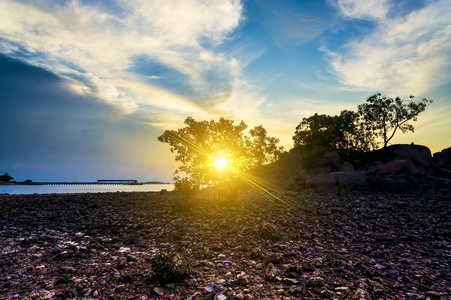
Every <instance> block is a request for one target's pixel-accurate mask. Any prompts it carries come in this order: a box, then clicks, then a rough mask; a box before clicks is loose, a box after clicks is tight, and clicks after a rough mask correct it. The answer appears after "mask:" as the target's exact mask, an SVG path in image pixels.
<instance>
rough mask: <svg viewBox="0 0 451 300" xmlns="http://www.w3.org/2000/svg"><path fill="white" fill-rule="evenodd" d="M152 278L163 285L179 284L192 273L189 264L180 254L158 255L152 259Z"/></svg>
mask: <svg viewBox="0 0 451 300" xmlns="http://www.w3.org/2000/svg"><path fill="white" fill-rule="evenodd" d="M152 270H153V278H154V279H156V280H159V281H161V282H163V283H171V282H179V281H182V280H183V279H185V278H187V277H189V276H190V275H191V272H192V265H191V262H190V261H189V260H188V258H186V257H185V256H184V255H182V254H176V253H172V252H171V253H160V254H158V255H157V256H155V257H154V258H153V259H152Z"/></svg>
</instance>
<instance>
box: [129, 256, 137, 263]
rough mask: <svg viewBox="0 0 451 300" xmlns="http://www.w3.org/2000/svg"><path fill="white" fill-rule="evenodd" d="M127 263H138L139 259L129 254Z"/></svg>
mask: <svg viewBox="0 0 451 300" xmlns="http://www.w3.org/2000/svg"><path fill="white" fill-rule="evenodd" d="M127 261H128V262H132V261H137V258H136V256H134V255H131V254H128V255H127Z"/></svg>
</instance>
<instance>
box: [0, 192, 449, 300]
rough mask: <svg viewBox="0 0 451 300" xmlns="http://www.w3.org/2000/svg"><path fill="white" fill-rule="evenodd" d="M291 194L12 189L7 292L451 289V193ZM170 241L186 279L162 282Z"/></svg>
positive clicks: (415, 293) (434, 294)
mask: <svg viewBox="0 0 451 300" xmlns="http://www.w3.org/2000/svg"><path fill="white" fill-rule="evenodd" d="M284 200H285V201H286V203H282V202H280V201H279V200H277V199H267V198H265V197H262V196H257V195H254V194H252V193H250V192H248V193H245V194H244V195H242V196H241V197H240V199H239V202H238V203H236V204H234V205H230V204H224V203H222V204H221V203H219V204H218V202H217V201H214V199H212V198H209V197H204V198H203V199H200V200H198V202H197V203H196V205H193V207H192V208H191V209H189V210H186V211H177V210H174V207H175V208H180V207H177V206H174V203H173V202H174V199H172V196H171V193H169V192H166V193H164V192H162V193H105V194H66V195H25V196H7V195H6V196H0V213H1V214H0V215H1V218H0V248H1V249H2V253H1V256H0V295H1V296H0V298H1V299H49V298H53V299H55V298H56V299H58V298H59V299H66V298H75V299H89V298H101V299H218V300H224V299H321V298H326V299H327V298H329V299H450V295H451V270H450V266H451V217H450V216H451V201H450V198H449V197H446V196H440V195H434V194H420V195H410V194H402V195H400V194H382V193H380V194H375V193H364V192H360V193H358V194H357V193H356V194H348V195H346V196H343V195H341V196H338V195H335V194H334V193H321V191H320V192H315V193H314V192H313V191H312V190H304V191H301V192H299V193H291V194H289V197H285V198H284ZM161 253H177V254H180V256H174V255H173V256H171V257H172V258H174V257H175V258H176V261H177V262H180V263H181V264H184V266H185V267H186V268H185V269H184V270H185V272H184V273H183V274H182V275H183V276H181V277H180V278H179V279H181V281H179V282H161V280H162V279H161V278H163V277H161V276H160V277H158V276H157V275H159V274H160V275H161V272H162V270H161V265H160V266H159V267H158V268H157V267H156V258H158V257H160V258H161ZM164 267H165V266H164V264H163V271H164ZM166 267H167V268H171V267H173V266H171V265H169V266H166ZM169 271H170V270H169ZM170 279H171V277H170V276H169V277H166V280H167V281H171V280H170Z"/></svg>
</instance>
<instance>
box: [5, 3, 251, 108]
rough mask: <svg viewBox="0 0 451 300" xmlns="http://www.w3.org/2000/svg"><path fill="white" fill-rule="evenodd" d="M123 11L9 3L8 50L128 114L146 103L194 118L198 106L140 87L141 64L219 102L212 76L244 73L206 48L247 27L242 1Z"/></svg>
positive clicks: (126, 6)
mask: <svg viewBox="0 0 451 300" xmlns="http://www.w3.org/2000/svg"><path fill="white" fill-rule="evenodd" d="M115 4H116V9H117V11H115V12H114V13H113V12H112V10H110V11H108V12H105V11H103V10H102V8H101V6H89V5H85V4H83V3H82V2H81V1H78V0H72V1H70V2H68V3H67V4H58V1H56V0H55V1H46V2H45V4H42V2H41V6H39V2H38V4H36V2H34V1H30V2H29V3H27V2H26V1H25V2H16V1H12V0H2V1H1V2H0V19H1V20H2V22H1V23H0V38H2V39H3V40H0V50H1V51H2V52H3V53H8V55H10V56H15V57H16V58H19V59H22V60H26V61H27V62H28V63H31V64H33V65H36V66H39V67H43V68H45V69H48V70H49V71H52V72H54V73H55V74H58V75H60V76H62V77H65V78H67V79H69V82H70V85H71V86H72V87H73V88H74V89H75V90H77V91H78V92H79V93H92V94H95V95H97V96H99V97H100V98H102V99H103V100H105V101H107V102H109V103H111V104H112V105H115V106H117V107H119V108H121V109H122V110H123V111H124V112H126V113H130V112H133V111H135V110H136V109H137V107H138V106H139V105H140V104H142V102H145V101H143V100H142V99H143V97H150V99H149V100H147V102H151V103H152V105H154V106H156V107H160V108H164V109H168V108H171V109H176V110H180V111H191V110H192V109H193V107H195V106H196V105H195V104H192V103H190V101H188V100H186V99H183V100H181V97H179V96H176V95H174V94H171V93H170V92H163V91H161V90H159V91H158V92H155V91H156V90H158V89H156V88H154V87H152V86H148V87H145V86H146V85H145V84H138V83H136V81H139V80H140V79H139V78H138V77H136V76H132V74H130V72H129V71H128V69H129V68H130V67H131V66H132V64H133V60H134V58H135V57H137V56H147V57H149V58H150V59H153V60H156V61H158V62H160V63H161V64H163V65H165V66H167V67H168V68H170V69H171V70H175V71H177V72H179V73H182V74H184V75H186V76H187V78H188V80H189V81H190V82H189V83H190V84H191V85H192V86H193V87H195V88H196V89H197V91H196V92H199V93H203V94H208V95H209V96H211V97H213V98H214V97H221V96H222V95H223V94H224V91H223V90H219V91H218V92H217V91H215V90H212V89H209V88H208V87H209V86H210V84H211V80H210V76H208V75H209V72H211V71H212V70H220V71H221V72H222V74H225V75H224V76H230V77H232V75H235V74H236V73H237V72H238V73H239V70H240V66H239V64H238V63H237V62H236V61H235V60H234V59H232V58H229V57H225V56H224V55H223V54H220V53H219V54H218V53H215V52H213V51H212V50H209V49H208V48H205V46H203V43H205V42H206V43H207V44H208V43H210V44H211V45H217V44H219V43H221V42H222V41H223V40H224V39H226V38H227V36H228V34H230V33H231V32H232V31H233V30H234V29H235V28H236V27H237V26H238V25H239V22H240V21H241V18H242V16H241V13H242V4H241V3H240V1H239V0H228V1H223V0H213V1H206V0H154V1H145V0H133V1H130V0H118V1H116V2H115ZM22 49H24V50H25V51H26V54H25V55H24V54H23V53H20V52H23V50H22ZM150 77H151V78H156V77H155V76H150ZM226 79H227V78H226ZM129 80H131V81H129ZM230 80H231V79H229V81H230ZM149 91H151V92H149ZM215 93H218V95H215ZM169 95H170V96H169ZM160 97H161V98H160ZM171 101H174V102H173V103H175V104H170V103H169V102H171ZM196 109H199V108H198V107H197V108H196Z"/></svg>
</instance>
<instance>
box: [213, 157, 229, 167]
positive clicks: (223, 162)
mask: <svg viewBox="0 0 451 300" xmlns="http://www.w3.org/2000/svg"><path fill="white" fill-rule="evenodd" d="M228 164H229V163H228V161H227V160H226V159H225V158H219V159H218V160H216V161H215V167H216V168H220V169H224V168H225V167H227V165H228Z"/></svg>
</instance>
